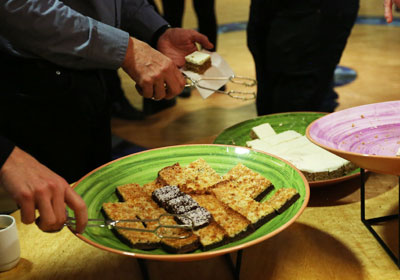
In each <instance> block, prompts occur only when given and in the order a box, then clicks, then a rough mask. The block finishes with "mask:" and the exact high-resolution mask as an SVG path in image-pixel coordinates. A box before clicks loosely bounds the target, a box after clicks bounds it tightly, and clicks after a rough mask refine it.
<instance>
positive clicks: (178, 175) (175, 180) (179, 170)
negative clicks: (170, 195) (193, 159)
mask: <svg viewBox="0 0 400 280" xmlns="http://www.w3.org/2000/svg"><path fill="white" fill-rule="evenodd" d="M157 180H158V182H159V183H160V184H162V185H164V186H182V185H184V184H185V183H186V174H185V172H184V168H183V167H182V166H180V164H179V163H175V164H174V165H171V166H167V167H164V168H163V169H161V170H160V171H159V172H158V178H157Z"/></svg>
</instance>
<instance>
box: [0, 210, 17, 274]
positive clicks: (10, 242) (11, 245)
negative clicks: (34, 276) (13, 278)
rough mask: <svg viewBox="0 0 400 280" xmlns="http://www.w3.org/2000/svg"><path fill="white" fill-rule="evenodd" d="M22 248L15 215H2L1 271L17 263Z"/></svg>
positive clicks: (0, 223) (0, 229)
mask: <svg viewBox="0 0 400 280" xmlns="http://www.w3.org/2000/svg"><path fill="white" fill-rule="evenodd" d="M19 258H20V248H19V240H18V232H17V224H16V222H15V219H14V217H13V216H9V215H0V271H6V270H9V269H11V268H13V267H14V266H16V265H17V263H18V261H19Z"/></svg>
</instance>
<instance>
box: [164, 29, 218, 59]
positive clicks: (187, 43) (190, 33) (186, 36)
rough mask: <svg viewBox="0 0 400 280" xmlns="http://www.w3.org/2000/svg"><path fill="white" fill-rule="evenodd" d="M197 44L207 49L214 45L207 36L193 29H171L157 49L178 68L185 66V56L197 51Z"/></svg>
mask: <svg viewBox="0 0 400 280" xmlns="http://www.w3.org/2000/svg"><path fill="white" fill-rule="evenodd" d="M196 43H199V44H200V45H201V46H202V47H203V48H205V49H212V48H213V47H214V45H213V44H212V43H211V42H210V41H209V40H208V38H207V36H204V35H202V34H200V33H199V32H197V31H195V30H192V29H184V28H169V29H167V30H166V31H165V32H164V33H163V34H162V35H161V36H160V38H159V39H158V42H157V49H158V50H159V51H160V52H162V53H163V54H165V55H166V56H168V57H169V58H170V59H172V61H173V62H174V63H175V64H176V65H177V66H178V67H182V66H183V65H185V56H187V55H188V54H191V53H192V52H194V51H197V46H196Z"/></svg>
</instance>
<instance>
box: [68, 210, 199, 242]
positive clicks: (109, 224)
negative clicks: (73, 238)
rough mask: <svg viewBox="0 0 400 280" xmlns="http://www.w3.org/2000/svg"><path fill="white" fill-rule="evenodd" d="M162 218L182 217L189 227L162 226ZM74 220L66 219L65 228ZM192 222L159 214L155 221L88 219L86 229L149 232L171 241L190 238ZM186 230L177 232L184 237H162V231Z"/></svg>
mask: <svg viewBox="0 0 400 280" xmlns="http://www.w3.org/2000/svg"><path fill="white" fill-rule="evenodd" d="M163 217H183V218H185V219H188V220H189V221H190V223H191V225H187V224H185V225H179V224H164V223H163V222H162V218H163ZM75 221H76V219H75V218H74V217H67V222H66V223H65V225H66V226H74V225H75V223H76V222H75ZM154 222H156V223H158V225H157V226H156V227H155V228H153V229H146V228H134V227H124V226H119V225H118V224H119V223H142V224H144V225H146V223H154ZM193 226H194V222H193V220H192V219H190V218H189V217H187V216H185V215H179V214H169V213H166V214H161V215H160V216H159V217H158V218H157V219H129V220H111V219H88V224H87V225H86V227H100V228H107V229H122V230H132V231H138V232H149V233H154V234H155V235H156V236H158V237H159V238H161V239H162V238H168V239H169V238H173V239H184V238H188V237H190V236H192V234H193V232H192V230H193ZM168 228H172V229H186V230H185V231H179V234H180V233H185V234H184V235H164V234H163V229H168Z"/></svg>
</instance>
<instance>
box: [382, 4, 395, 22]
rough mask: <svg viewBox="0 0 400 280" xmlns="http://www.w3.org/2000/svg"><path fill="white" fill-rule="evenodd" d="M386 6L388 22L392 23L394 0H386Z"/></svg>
mask: <svg viewBox="0 0 400 280" xmlns="http://www.w3.org/2000/svg"><path fill="white" fill-rule="evenodd" d="M384 6H385V19H386V22H387V23H391V22H392V21H393V12H392V7H393V3H392V0H385V2H384Z"/></svg>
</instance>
